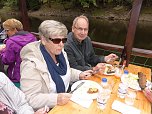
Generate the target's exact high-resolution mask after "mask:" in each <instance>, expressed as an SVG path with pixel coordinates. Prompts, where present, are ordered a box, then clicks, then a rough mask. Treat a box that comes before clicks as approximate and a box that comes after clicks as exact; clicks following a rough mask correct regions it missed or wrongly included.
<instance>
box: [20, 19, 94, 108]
mask: <svg viewBox="0 0 152 114" xmlns="http://www.w3.org/2000/svg"><path fill="white" fill-rule="evenodd" d="M67 32H68V31H67V28H66V26H65V25H64V24H62V23H61V22H58V21H54V20H46V21H44V22H42V23H41V25H40V26H39V34H40V39H41V41H37V42H33V43H30V44H28V45H26V46H25V47H23V49H22V50H21V58H22V63H21V90H22V91H23V92H24V93H25V94H26V98H27V100H28V102H29V104H30V105H31V106H32V107H33V108H34V109H38V108H41V107H44V105H47V106H49V107H51V108H52V107H54V106H55V105H64V104H66V103H67V102H68V101H69V99H70V97H71V94H69V93H65V92H67V90H68V88H69V84H70V83H71V82H74V81H77V80H79V79H87V78H88V76H89V75H91V73H92V70H88V71H84V72H82V71H79V70H76V69H73V68H70V66H69V62H68V59H67V54H66V52H65V51H64V49H63V47H64V43H65V42H66V40H67V38H66V37H67Z"/></svg>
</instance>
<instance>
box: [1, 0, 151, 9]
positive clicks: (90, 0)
mask: <svg viewBox="0 0 152 114" xmlns="http://www.w3.org/2000/svg"><path fill="white" fill-rule="evenodd" d="M18 1H19V0H0V6H1V7H3V6H8V7H12V8H16V7H18ZM26 1H27V7H28V9H29V10H37V9H39V8H40V7H41V5H42V4H48V6H51V3H52V1H53V2H57V3H58V2H61V3H62V4H63V3H64V2H69V3H71V4H73V6H72V7H77V6H79V7H82V8H90V7H92V6H94V7H107V6H108V5H113V6H114V7H115V6H131V5H132V2H133V0H26ZM143 5H144V6H146V7H150V6H152V0H143Z"/></svg>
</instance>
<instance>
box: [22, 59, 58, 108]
mask: <svg viewBox="0 0 152 114" xmlns="http://www.w3.org/2000/svg"><path fill="white" fill-rule="evenodd" d="M43 66H44V65H39V67H40V68H41V69H42V68H44V67H43ZM44 69H45V68H44ZM49 83H50V82H49V78H48V74H47V72H41V71H39V70H37V69H35V64H34V62H32V61H23V62H22V64H21V90H22V91H23V92H24V93H25V95H26V97H27V101H28V102H29V104H30V105H31V106H32V107H33V108H34V109H36V110H37V109H39V108H42V107H44V106H45V105H47V106H49V107H50V108H51V107H54V106H55V105H56V104H57V93H50V87H49V86H50V85H49Z"/></svg>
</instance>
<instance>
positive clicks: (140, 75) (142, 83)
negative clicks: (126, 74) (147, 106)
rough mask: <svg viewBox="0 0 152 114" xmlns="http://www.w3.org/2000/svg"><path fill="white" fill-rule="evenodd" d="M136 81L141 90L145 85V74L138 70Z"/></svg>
mask: <svg viewBox="0 0 152 114" xmlns="http://www.w3.org/2000/svg"><path fill="white" fill-rule="evenodd" d="M138 78H139V79H138V83H139V86H140V88H141V89H142V90H143V89H144V88H145V87H146V80H147V78H146V75H145V74H143V73H142V72H138Z"/></svg>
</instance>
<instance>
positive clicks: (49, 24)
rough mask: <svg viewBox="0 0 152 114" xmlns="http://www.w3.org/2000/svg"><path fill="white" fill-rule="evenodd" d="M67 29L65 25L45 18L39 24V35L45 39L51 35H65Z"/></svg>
mask: <svg viewBox="0 0 152 114" xmlns="http://www.w3.org/2000/svg"><path fill="white" fill-rule="evenodd" d="M67 33H68V30H67V28H66V26H65V25H64V24H63V23H61V22H58V21H55V20H45V21H43V22H42V23H41V24H40V26H39V35H40V37H41V36H44V37H45V38H46V39H48V38H49V37H51V36H53V35H61V36H64V37H67Z"/></svg>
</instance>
